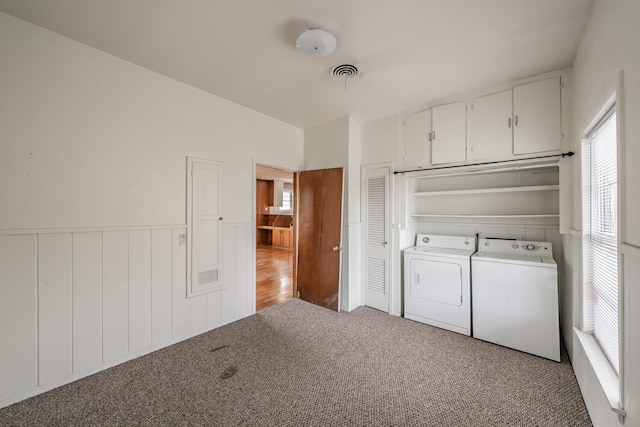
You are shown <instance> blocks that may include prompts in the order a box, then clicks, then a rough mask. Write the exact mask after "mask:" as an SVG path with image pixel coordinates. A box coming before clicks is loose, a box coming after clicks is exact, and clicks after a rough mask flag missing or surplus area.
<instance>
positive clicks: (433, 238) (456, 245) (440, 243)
mask: <svg viewBox="0 0 640 427" xmlns="http://www.w3.org/2000/svg"><path fill="white" fill-rule="evenodd" d="M416 246H429V247H432V248H442V249H465V250H474V251H475V249H476V238H475V237H469V236H442V235H437V234H418V235H417V236H416Z"/></svg>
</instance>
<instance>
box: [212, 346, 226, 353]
mask: <svg viewBox="0 0 640 427" xmlns="http://www.w3.org/2000/svg"><path fill="white" fill-rule="evenodd" d="M227 347H229V346H228V345H221V346H220V347H216V348H212V349H211V353H215V352H216V351H220V350H224V349H225V348H227Z"/></svg>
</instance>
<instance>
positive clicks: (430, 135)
mask: <svg viewBox="0 0 640 427" xmlns="http://www.w3.org/2000/svg"><path fill="white" fill-rule="evenodd" d="M427 135H428V138H429V142H431V141H433V138H432V137H433V134H432V133H431V132H429V133H428V134H427Z"/></svg>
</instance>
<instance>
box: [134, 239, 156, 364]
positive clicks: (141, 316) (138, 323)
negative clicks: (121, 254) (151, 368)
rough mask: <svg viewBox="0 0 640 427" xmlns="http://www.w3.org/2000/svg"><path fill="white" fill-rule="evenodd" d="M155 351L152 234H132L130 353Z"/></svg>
mask: <svg viewBox="0 0 640 427" xmlns="http://www.w3.org/2000/svg"><path fill="white" fill-rule="evenodd" d="M150 348H151V230H135V231H130V232H129V352H131V353H137V352H139V351H142V350H148V349H150Z"/></svg>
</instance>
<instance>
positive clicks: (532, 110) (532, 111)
mask: <svg viewBox="0 0 640 427" xmlns="http://www.w3.org/2000/svg"><path fill="white" fill-rule="evenodd" d="M513 114H514V117H513V121H514V128H513V154H530V153H540V152H544V151H554V150H560V149H561V148H562V125H561V115H560V114H561V113H560V77H553V78H550V79H546V80H541V81H539V82H534V83H529V84H526V85H522V86H516V87H515V88H513Z"/></svg>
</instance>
